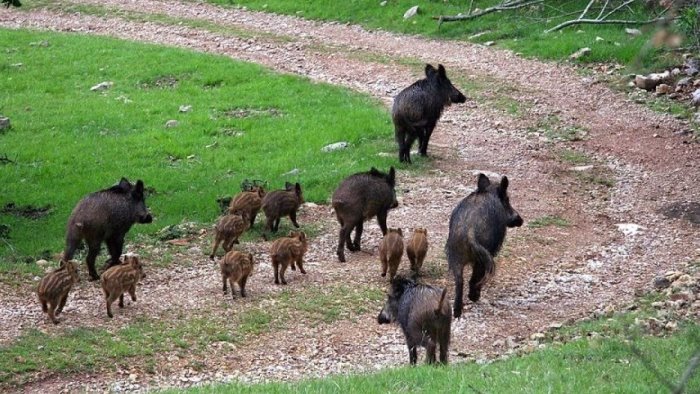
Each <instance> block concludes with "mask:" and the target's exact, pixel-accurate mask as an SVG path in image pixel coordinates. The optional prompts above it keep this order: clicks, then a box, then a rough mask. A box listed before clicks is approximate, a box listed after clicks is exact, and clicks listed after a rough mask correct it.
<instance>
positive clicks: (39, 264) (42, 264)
mask: <svg viewBox="0 0 700 394" xmlns="http://www.w3.org/2000/svg"><path fill="white" fill-rule="evenodd" d="M48 263H49V262H48V261H46V260H44V259H41V260H37V261H36V265H38V266H41V267H43V266H45V265H47V264H48Z"/></svg>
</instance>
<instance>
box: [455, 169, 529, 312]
mask: <svg viewBox="0 0 700 394" xmlns="http://www.w3.org/2000/svg"><path fill="white" fill-rule="evenodd" d="M522 224H523V218H521V217H520V214H518V212H517V211H516V210H515V209H513V207H512V206H511V205H510V198H509V197H508V178H507V177H505V176H504V177H503V178H501V183H500V184H499V183H493V184H492V183H491V181H490V180H489V178H488V177H487V176H486V175H484V174H479V178H478V181H477V189H476V191H474V192H473V193H471V194H469V195H468V196H467V197H465V198H464V199H463V200H462V201H460V203H459V204H457V206H456V207H455V208H454V210H452V216H450V233H449V235H448V236H447V242H446V243H445V253H446V254H447V263H448V265H449V268H450V270H451V271H452V274H453V276H454V280H455V302H454V316H455V317H460V316H461V315H462V308H463V307H464V301H463V299H462V292H463V291H464V278H463V275H464V273H463V271H464V266H466V265H470V266H471V267H472V276H471V279H469V299H470V300H471V301H473V302H477V301H479V298H480V297H481V288H482V286H483V285H484V282H485V281H486V279H487V278H488V277H489V276H491V275H493V273H494V271H495V269H496V265H495V263H494V261H493V258H494V257H495V256H496V255H497V254H498V251H499V250H500V249H501V246H502V245H503V241H504V240H505V238H506V229H507V228H508V227H520V226H522Z"/></svg>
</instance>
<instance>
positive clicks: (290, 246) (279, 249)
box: [270, 231, 308, 285]
mask: <svg viewBox="0 0 700 394" xmlns="http://www.w3.org/2000/svg"><path fill="white" fill-rule="evenodd" d="M307 249H308V241H307V239H306V233H304V232H303V231H292V232H290V233H289V236H288V237H283V238H279V239H276V240H275V241H274V242H273V243H272V246H271V247H270V258H271V260H272V268H273V269H274V270H275V284H276V285H278V284H280V282H281V283H282V284H285V285H286V284H287V281H286V280H285V279H284V272H285V271H286V270H287V267H288V266H291V268H292V271H295V270H296V266H295V264H296V265H298V266H299V272H301V273H302V274H306V271H305V270H304V265H303V264H304V254H305V253H306V250H307Z"/></svg>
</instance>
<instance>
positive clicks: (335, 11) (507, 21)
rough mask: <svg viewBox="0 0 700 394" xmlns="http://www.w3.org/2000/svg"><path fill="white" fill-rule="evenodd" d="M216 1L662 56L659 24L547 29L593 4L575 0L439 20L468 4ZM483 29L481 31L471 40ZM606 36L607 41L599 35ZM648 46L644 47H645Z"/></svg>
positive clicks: (551, 48)
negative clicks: (633, 28)
mask: <svg viewBox="0 0 700 394" xmlns="http://www.w3.org/2000/svg"><path fill="white" fill-rule="evenodd" d="M208 1H209V2H211V3H216V4H228V5H236V6H245V7H247V8H250V9H253V10H258V11H266V12H275V13H281V14H288V15H295V16H300V17H304V18H308V19H317V20H327V21H328V20H337V21H341V22H349V23H356V24H360V25H363V26H365V27H367V28H372V29H375V28H380V29H384V30H389V31H395V32H400V33H407V34H422V35H426V36H429V37H436V38H447V39H458V40H471V41H473V42H480V43H483V42H487V41H494V42H495V43H496V45H497V46H502V47H505V48H509V49H512V50H514V51H516V52H519V53H522V54H524V55H525V56H534V57H538V58H541V59H551V60H565V59H568V57H569V55H571V54H572V53H574V52H575V51H577V50H578V49H580V48H583V47H586V46H587V47H590V48H591V49H592V51H591V54H590V55H589V56H587V57H585V58H583V59H581V60H580V61H582V62H591V63H597V62H610V61H616V62H619V63H623V64H631V63H634V64H635V66H636V67H637V68H643V67H651V66H653V65H654V64H655V63H656V62H659V61H663V59H659V58H658V56H657V55H658V53H659V50H658V49H655V48H651V47H649V48H647V47H645V44H646V43H647V41H648V40H649V38H650V37H651V36H652V35H653V34H654V32H655V29H654V28H644V29H642V31H643V34H642V35H640V36H630V35H628V34H626V33H625V30H624V28H625V26H619V25H580V26H574V27H571V28H568V29H564V30H562V31H559V32H556V33H550V34H547V33H544V31H545V30H546V29H547V28H550V27H553V26H555V25H556V24H558V23H560V22H562V21H564V20H566V19H569V18H571V17H573V16H571V15H567V14H569V13H571V12H574V11H576V10H578V11H579V12H580V11H581V10H583V9H584V8H585V6H586V4H587V3H588V2H587V1H585V0H575V1H569V2H565V3H557V4H556V5H551V4H546V5H538V6H533V7H527V8H523V9H521V10H518V11H514V12H498V13H493V14H490V15H486V16H484V17H481V18H476V19H473V20H470V21H464V22H452V23H443V24H442V25H441V26H440V25H438V22H437V21H436V20H433V19H432V17H434V16H439V15H456V14H459V13H464V12H466V11H467V9H468V8H469V4H470V3H469V2H466V1H449V2H447V1H440V2H421V3H420V4H418V5H419V6H420V9H419V13H418V15H416V16H414V17H413V18H411V19H408V20H405V19H404V18H403V14H404V12H405V11H406V10H408V9H409V8H410V7H412V6H414V5H416V2H415V1H411V0H393V1H388V2H386V3H385V4H384V5H381V4H380V2H377V1H374V0H352V1H344V2H328V1H313V2H311V1H309V2H299V1H296V0H208ZM497 3H499V1H497V0H483V1H479V0H477V1H475V2H474V8H480V9H484V8H486V7H488V6H492V5H495V4H497ZM648 12H649V10H648V9H645V8H644V7H643V6H642V5H641V4H640V5H633V6H632V7H630V8H628V9H627V14H626V15H623V16H621V17H622V18H624V17H633V18H640V19H646V18H647V17H648V16H649V14H648ZM478 33H484V34H481V35H480V36H478V37H476V38H473V39H470V38H469V37H471V36H473V35H476V34H478ZM597 37H602V38H603V40H602V41H600V40H597ZM642 48H645V50H644V51H641V49H642Z"/></svg>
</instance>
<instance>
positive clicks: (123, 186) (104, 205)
mask: <svg viewBox="0 0 700 394" xmlns="http://www.w3.org/2000/svg"><path fill="white" fill-rule="evenodd" d="M143 188H144V187H143V182H142V181H141V180H138V181H137V182H136V185H135V186H134V185H132V184H131V183H129V181H128V180H127V179H126V178H122V179H121V181H119V184H118V185H115V186H112V187H110V188H108V189H104V190H100V191H98V192H95V193H91V194H89V195H87V196H86V197H85V198H83V199H82V200H80V202H78V205H76V206H75V208H74V209H73V213H71V215H70V218H69V219H68V225H67V226H66V249H65V250H64V252H63V259H64V260H71V259H72V258H73V255H74V254H75V250H76V249H77V248H78V246H79V245H80V242H81V241H82V240H85V242H86V243H87V246H88V255H87V259H86V260H87V266H88V271H89V273H90V280H97V279H99V275H97V270H96V269H95V259H96V258H97V255H98V254H99V253H100V247H101V244H102V241H104V242H105V243H106V244H107V249H108V250H109V256H110V259H109V260H108V264H107V266H110V265H114V264H119V257H120V256H121V254H122V250H123V247H124V237H125V236H126V233H127V232H128V231H129V229H130V228H131V226H132V225H133V224H134V223H151V222H152V221H153V217H151V214H150V213H148V209H147V208H146V203H145V200H144V195H143Z"/></svg>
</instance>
